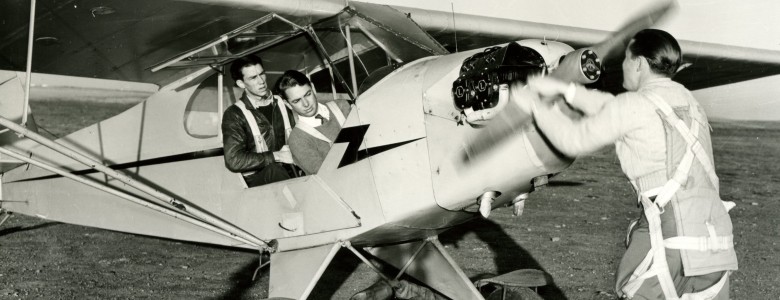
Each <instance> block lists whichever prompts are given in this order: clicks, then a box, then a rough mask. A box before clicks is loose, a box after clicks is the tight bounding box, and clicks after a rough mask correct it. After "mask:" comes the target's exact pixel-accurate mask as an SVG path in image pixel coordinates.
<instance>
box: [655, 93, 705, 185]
mask: <svg viewBox="0 0 780 300" xmlns="http://www.w3.org/2000/svg"><path fill="white" fill-rule="evenodd" d="M645 95H646V96H647V98H648V99H649V100H650V101H651V102H653V104H655V106H656V107H658V109H660V110H661V112H663V113H664V116H666V119H667V121H668V122H669V123H670V124H672V126H674V127H675V129H677V131H678V132H679V133H680V135H681V136H682V137H683V138H684V139H685V141H686V142H688V145H689V147H690V149H689V150H690V151H692V152H693V153H694V154H695V157H696V159H697V160H698V161H699V163H701V165H702V167H703V168H704V170H705V171H706V172H707V176H709V179H710V182H711V183H712V185H713V186H714V187H715V190H716V191H719V190H720V185H719V183H718V175H717V174H715V167H714V166H713V165H712V160H711V159H710V156H709V155H707V152H706V151H704V147H702V146H701V143H698V139H697V136H698V133H699V129H700V125H699V122H698V120H699V119H700V117H701V114H699V110H698V108H697V107H695V106H693V105H691V115H692V117H693V120H692V121H691V123H692V126H693V127H694V128H695V129H696V131H695V132H692V130H691V129H689V128H688V126H686V125H685V122H684V121H683V120H681V119H680V117H678V116H677V114H675V113H674V110H673V109H672V107H671V106H669V104H668V103H666V102H665V101H663V99H661V98H660V97H659V96H658V95H656V94H652V93H647V94H645Z"/></svg>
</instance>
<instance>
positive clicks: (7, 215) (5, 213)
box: [0, 208, 13, 226]
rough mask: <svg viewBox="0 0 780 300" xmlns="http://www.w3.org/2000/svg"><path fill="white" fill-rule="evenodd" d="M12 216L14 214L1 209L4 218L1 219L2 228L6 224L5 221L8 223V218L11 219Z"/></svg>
mask: <svg viewBox="0 0 780 300" xmlns="http://www.w3.org/2000/svg"><path fill="white" fill-rule="evenodd" d="M11 215H13V213H12V212H10V211H7V210H5V209H2V208H0V218H2V219H0V226H3V223H5V221H7V220H8V218H10V217H11Z"/></svg>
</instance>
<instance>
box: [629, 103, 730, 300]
mask: <svg viewBox="0 0 780 300" xmlns="http://www.w3.org/2000/svg"><path fill="white" fill-rule="evenodd" d="M647 96H648V98H649V99H650V101H652V102H653V104H655V106H656V107H658V109H660V110H661V112H663V113H664V116H665V118H666V120H667V121H668V122H669V123H670V124H672V125H673V126H674V127H675V129H677V131H678V132H679V133H680V135H682V137H683V138H684V139H685V141H686V142H687V143H688V148H687V149H686V151H685V154H684V156H683V158H682V160H681V161H680V164H679V165H678V166H677V169H676V170H675V172H674V175H673V176H672V178H670V179H669V180H668V181H667V182H666V183H665V184H664V185H663V186H661V187H657V188H654V189H650V190H647V191H645V192H642V193H641V194H640V195H639V200H640V202H641V203H642V207H643V208H644V213H645V216H646V217H647V222H648V225H649V231H650V232H649V235H650V250H649V251H648V253H647V256H645V258H644V260H642V262H641V263H640V264H639V266H637V268H636V270H634V273H633V274H632V275H631V277H630V278H629V281H628V282H627V283H626V284H625V285H624V286H623V287H622V288H621V289H622V290H623V292H624V293H625V294H626V295H627V296H628V297H629V298H633V297H634V295H635V294H636V292H637V291H638V290H639V288H640V287H641V286H642V283H644V281H645V280H646V279H648V278H651V277H653V276H656V277H657V279H658V283H659V285H660V286H661V290H662V291H663V293H664V297H665V298H666V299H675V300H678V299H684V300H700V299H702V300H704V299H712V298H713V297H715V296H716V295H717V294H718V293H719V292H720V290H721V289H722V288H723V286H724V284H725V282H726V280H727V279H728V275H729V272H724V275H723V277H722V278H721V279H720V280H719V281H718V283H716V284H714V285H713V286H711V287H709V288H707V289H706V290H704V291H701V292H697V293H687V294H684V295H683V296H682V297H678V296H677V290H676V288H675V286H674V281H673V280H672V276H671V274H670V272H669V266H668V263H667V261H666V248H670V249H695V250H700V251H719V250H726V249H730V248H731V247H733V245H734V244H733V239H734V237H733V235H729V236H717V234H716V232H715V228H714V227H713V226H712V225H710V224H709V223H707V230H708V232H709V236H708V237H685V236H678V237H672V238H669V239H666V240H664V238H663V234H662V229H661V214H662V213H664V211H663V208H664V206H666V204H667V203H668V202H669V201H670V200H671V199H672V197H673V196H674V194H675V193H677V191H678V190H679V189H680V187H681V186H682V185H683V184H685V182H686V181H687V180H688V176H689V173H690V169H691V166H692V165H693V159H694V158H697V159H698V161H699V162H700V163H701V165H703V166H704V169H705V170H706V171H707V173H708V175H709V179H710V181H711V182H712V184H713V185H714V186H715V188H716V189H717V188H718V178H717V175H715V172H714V168H713V166H712V163H711V160H710V159H709V156H708V155H707V153H706V152H705V151H704V148H703V147H702V146H701V144H700V143H699V141H698V133H699V130H700V129H701V128H700V124H699V121H698V120H699V119H700V117H701V115H700V114H698V109H697V107H694V106H693V104H691V106H690V107H691V111H692V112H694V111H695V113H693V115H692V119H693V120H692V122H691V123H692V125H691V127H692V128H688V126H686V124H685V122H684V121H682V120H681V119H680V118H679V117H678V116H677V115H676V114H675V113H674V110H673V109H672V108H671V106H669V104H667V103H666V102H664V101H663V99H661V98H660V97H659V96H657V95H655V94H648V95H647ZM653 196H656V197H655V199H654V200H651V199H650V198H651V197H653ZM724 205H726V204H724Z"/></svg>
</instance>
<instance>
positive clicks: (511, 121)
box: [461, 0, 677, 163]
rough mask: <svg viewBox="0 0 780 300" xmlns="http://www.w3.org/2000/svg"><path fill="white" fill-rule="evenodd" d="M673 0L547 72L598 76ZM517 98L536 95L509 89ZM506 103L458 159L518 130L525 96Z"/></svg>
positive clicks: (565, 77)
mask: <svg viewBox="0 0 780 300" xmlns="http://www.w3.org/2000/svg"><path fill="white" fill-rule="evenodd" d="M676 6H677V3H676V1H675V0H669V1H659V2H657V3H656V4H655V5H654V6H652V7H650V8H649V9H648V10H647V11H646V12H645V13H642V14H640V15H639V16H637V17H635V18H633V19H632V20H631V21H630V22H628V23H626V25H624V26H623V27H622V28H621V29H620V30H618V31H615V32H614V33H612V34H611V35H610V36H609V37H607V38H606V39H605V40H603V41H602V42H600V43H598V44H596V45H594V46H592V47H586V48H582V49H578V50H574V51H572V52H569V53H568V54H566V55H565V56H564V58H563V59H562V60H561V63H560V64H559V66H558V68H556V69H555V70H553V71H552V72H550V74H549V76H552V77H554V78H557V79H560V80H561V81H565V82H577V83H581V84H588V83H592V82H595V81H596V80H598V78H599V76H600V75H601V62H602V61H604V60H606V59H607V58H610V57H611V56H613V55H615V54H618V53H620V52H621V51H623V50H624V49H625V47H626V46H627V45H628V42H629V41H630V40H631V38H633V37H634V35H636V33H637V32H639V31H641V30H643V29H646V28H649V27H650V26H652V25H653V24H655V23H656V22H658V21H659V20H661V19H662V18H663V17H664V16H666V15H667V14H668V13H669V12H670V11H671V10H672V9H673V8H674V7H676ZM511 86H512V89H521V88H522V86H523V84H521V83H519V82H515V83H513V84H511ZM513 94H514V96H516V97H517V98H526V97H536V95H532V94H531V93H530V92H528V91H518V90H515V91H514V92H513ZM511 98H512V97H510V101H509V103H508V105H507V106H506V107H505V108H504V109H503V110H502V111H501V112H499V113H498V114H497V115H496V116H495V117H494V118H493V119H492V120H491V121H490V122H489V123H488V124H487V126H486V127H485V128H483V129H482V130H480V132H479V134H477V135H474V136H471V137H469V138H468V139H467V140H466V142H465V145H464V146H465V147H464V149H463V151H464V152H463V155H462V156H461V159H462V161H463V162H464V163H468V162H469V161H471V160H474V159H476V158H477V157H479V156H480V155H482V154H483V153H485V152H487V151H488V150H490V149H492V148H493V147H494V146H495V145H498V144H499V143H500V142H502V141H504V140H505V139H506V138H507V137H509V136H511V135H514V134H515V133H516V132H517V131H521V130H523V129H524V128H526V126H529V123H528V121H527V120H528V113H527V112H528V108H527V107H523V106H528V105H529V104H530V103H529V101H527V100H528V99H511Z"/></svg>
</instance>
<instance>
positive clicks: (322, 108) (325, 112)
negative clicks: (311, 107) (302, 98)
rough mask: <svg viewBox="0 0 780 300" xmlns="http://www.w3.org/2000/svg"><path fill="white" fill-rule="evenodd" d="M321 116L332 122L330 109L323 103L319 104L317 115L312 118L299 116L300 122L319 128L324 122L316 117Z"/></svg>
mask: <svg viewBox="0 0 780 300" xmlns="http://www.w3.org/2000/svg"><path fill="white" fill-rule="evenodd" d="M317 115H321V116H322V117H323V118H325V120H330V109H328V106H327V105H324V104H322V103H319V104H317V113H316V114H314V115H313V116H311V117H304V116H298V122H303V123H304V124H306V125H309V126H311V127H317V126H320V125H322V120H320V119H317V118H316V116H317Z"/></svg>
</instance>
